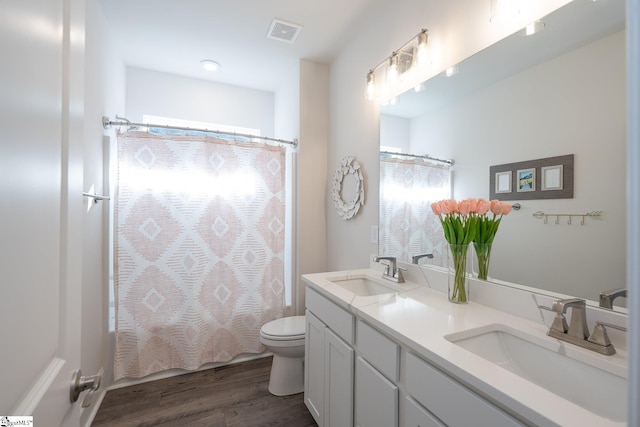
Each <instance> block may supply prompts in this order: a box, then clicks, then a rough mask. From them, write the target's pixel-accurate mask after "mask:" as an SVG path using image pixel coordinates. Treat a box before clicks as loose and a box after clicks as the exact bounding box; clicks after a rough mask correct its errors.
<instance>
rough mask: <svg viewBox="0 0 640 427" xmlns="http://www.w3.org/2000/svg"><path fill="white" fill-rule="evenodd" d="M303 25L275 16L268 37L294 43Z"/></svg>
mask: <svg viewBox="0 0 640 427" xmlns="http://www.w3.org/2000/svg"><path fill="white" fill-rule="evenodd" d="M301 30H302V25H298V24H293V23H291V22H286V21H282V20H280V19H278V18H275V19H274V20H273V22H271V27H270V28H269V32H268V33H267V38H268V39H274V40H280V41H283V42H287V43H293V42H295V41H296V38H298V35H299V34H300V31H301Z"/></svg>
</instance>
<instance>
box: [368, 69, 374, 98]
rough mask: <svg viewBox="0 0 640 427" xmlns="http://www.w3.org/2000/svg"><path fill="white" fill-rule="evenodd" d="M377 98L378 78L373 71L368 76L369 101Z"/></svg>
mask: <svg viewBox="0 0 640 427" xmlns="http://www.w3.org/2000/svg"><path fill="white" fill-rule="evenodd" d="M375 96H376V78H375V75H374V74H373V70H371V71H369V74H367V99H368V100H369V101H373V100H374V98H375Z"/></svg>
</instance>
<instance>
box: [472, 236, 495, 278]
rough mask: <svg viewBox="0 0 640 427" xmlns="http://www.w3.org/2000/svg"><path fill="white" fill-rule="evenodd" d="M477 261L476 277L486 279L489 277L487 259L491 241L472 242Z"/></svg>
mask: <svg viewBox="0 0 640 427" xmlns="http://www.w3.org/2000/svg"><path fill="white" fill-rule="evenodd" d="M473 249H474V250H475V253H476V262H477V263H478V279H481V280H487V278H488V277H489V259H490V258H491V243H476V242H473Z"/></svg>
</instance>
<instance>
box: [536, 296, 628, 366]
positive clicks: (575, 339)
mask: <svg viewBox="0 0 640 427" xmlns="http://www.w3.org/2000/svg"><path fill="white" fill-rule="evenodd" d="M569 308H571V323H570V325H569V326H567V320H566V318H565V317H564V315H565V314H566V313H567V310H568V309H569ZM551 311H553V312H555V313H556V317H555V319H553V323H552V324H551V327H550V328H549V331H548V332H547V335H549V336H550V337H553V338H557V339H559V340H562V341H566V342H569V343H571V344H575V345H577V346H580V347H583V348H586V349H589V350H593V351H596V352H598V353H601V354H604V355H607V356H610V355H612V354H615V352H616V350H615V348H613V344H611V341H609V337H608V335H607V330H606V329H605V326H610V327H614V328H617V329H624V328H620V327H619V326H615V325H610V324H606V323H602V322H598V323H596V327H595V328H594V329H593V333H592V334H591V335H589V328H588V327H587V311H586V302H585V300H583V299H579V298H568V299H560V300H557V301H554V302H553V304H552V306H551Z"/></svg>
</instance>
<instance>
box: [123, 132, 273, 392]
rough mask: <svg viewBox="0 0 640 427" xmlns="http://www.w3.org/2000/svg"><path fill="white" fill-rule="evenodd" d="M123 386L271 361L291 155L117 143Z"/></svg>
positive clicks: (226, 144)
mask: <svg viewBox="0 0 640 427" xmlns="http://www.w3.org/2000/svg"><path fill="white" fill-rule="evenodd" d="M115 203H116V205H115V221H114V222H115V236H114V251H115V254H114V259H115V266H114V282H115V299H116V353H115V362H114V376H115V379H116V380H118V379H121V378H125V377H129V378H139V377H143V376H146V375H149V374H152V373H155V372H160V371H164V370H167V369H172V368H181V369H186V370H193V369H197V368H198V367H200V366H202V365H203V364H204V363H207V362H226V361H229V360H231V359H233V358H234V357H235V356H237V355H239V354H245V353H261V352H263V351H264V347H263V346H262V345H261V344H260V342H259V332H260V327H261V326H262V325H263V324H264V323H266V322H268V321H270V320H273V319H276V318H279V317H282V315H283V310H284V264H283V256H284V255H283V254H284V235H285V229H284V228H285V227H284V224H285V149H284V148H282V147H273V146H268V145H262V144H255V143H239V142H230V141H224V140H221V139H217V138H212V137H207V136H179V135H153V134H150V133H146V132H129V133H127V134H123V135H120V136H119V137H118V185H117V191H116V202H115Z"/></svg>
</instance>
